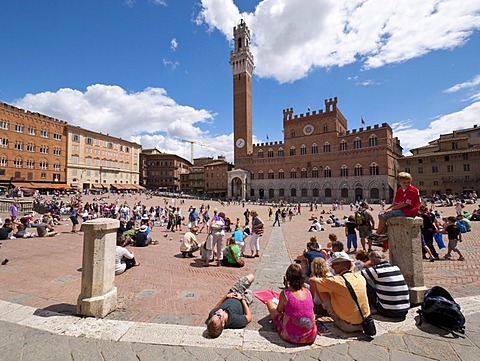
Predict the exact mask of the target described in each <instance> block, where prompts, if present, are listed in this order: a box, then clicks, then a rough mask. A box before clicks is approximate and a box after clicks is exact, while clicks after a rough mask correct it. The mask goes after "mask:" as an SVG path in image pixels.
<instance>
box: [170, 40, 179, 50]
mask: <svg viewBox="0 0 480 361" xmlns="http://www.w3.org/2000/svg"><path fill="white" fill-rule="evenodd" d="M177 48H178V43H177V39H175V38H173V39H172V40H171V41H170V49H172V50H173V51H175V50H177Z"/></svg>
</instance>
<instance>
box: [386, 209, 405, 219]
mask: <svg viewBox="0 0 480 361" xmlns="http://www.w3.org/2000/svg"><path fill="white" fill-rule="evenodd" d="M380 217H383V218H385V219H389V218H393V217H406V215H405V213H403V212H402V211H401V210H400V209H395V210H393V211H390V212H388V213H385V212H382V213H380Z"/></svg>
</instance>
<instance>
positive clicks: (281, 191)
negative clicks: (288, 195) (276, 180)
mask: <svg viewBox="0 0 480 361" xmlns="http://www.w3.org/2000/svg"><path fill="white" fill-rule="evenodd" d="M278 196H279V197H285V189H283V188H278Z"/></svg>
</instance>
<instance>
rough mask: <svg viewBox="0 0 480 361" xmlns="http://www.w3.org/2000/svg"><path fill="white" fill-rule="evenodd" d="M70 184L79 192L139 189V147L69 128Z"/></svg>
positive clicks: (68, 165) (127, 142)
mask: <svg viewBox="0 0 480 361" xmlns="http://www.w3.org/2000/svg"><path fill="white" fill-rule="evenodd" d="M66 134H67V136H66V138H67V183H68V184H70V185H71V186H73V187H75V188H78V189H95V188H96V189H110V187H112V188H114V189H116V190H120V191H121V190H138V189H140V188H141V187H139V182H140V152H141V150H142V147H141V145H140V144H137V143H133V142H129V141H127V140H123V139H121V138H116V137H112V136H110V135H108V134H102V133H98V132H94V131H91V130H88V129H83V128H81V127H78V126H74V125H70V124H68V125H67V126H66Z"/></svg>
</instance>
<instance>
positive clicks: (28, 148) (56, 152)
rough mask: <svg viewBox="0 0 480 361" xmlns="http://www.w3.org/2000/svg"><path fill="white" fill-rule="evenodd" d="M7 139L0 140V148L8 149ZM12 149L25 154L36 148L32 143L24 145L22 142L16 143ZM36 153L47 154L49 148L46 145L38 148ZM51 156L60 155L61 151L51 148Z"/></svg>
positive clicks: (34, 150)
mask: <svg viewBox="0 0 480 361" xmlns="http://www.w3.org/2000/svg"><path fill="white" fill-rule="evenodd" d="M8 144H9V142H8V139H6V138H0V147H1V148H8ZM13 149H15V150H26V151H27V152H32V153H34V152H36V150H37V146H36V145H35V144H34V143H27V144H26V145H25V144H24V143H23V142H20V141H16V142H15V144H14V145H13ZM38 151H39V152H40V153H42V154H48V153H49V147H48V146H47V145H41V146H40V147H39V148H38ZM53 155H62V150H61V149H60V148H57V147H55V148H53Z"/></svg>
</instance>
